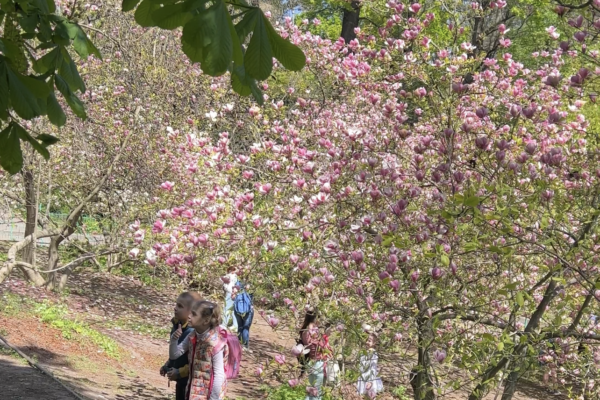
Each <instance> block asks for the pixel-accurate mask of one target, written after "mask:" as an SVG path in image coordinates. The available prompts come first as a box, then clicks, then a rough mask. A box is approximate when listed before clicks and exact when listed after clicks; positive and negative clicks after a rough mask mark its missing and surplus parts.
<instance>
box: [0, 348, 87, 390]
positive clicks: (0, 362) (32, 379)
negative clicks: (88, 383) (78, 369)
mask: <svg viewBox="0 0 600 400" xmlns="http://www.w3.org/2000/svg"><path fill="white" fill-rule="evenodd" d="M3 349H5V348H3ZM8 354H9V352H8V351H5V350H3V351H2V353H0V382H2V394H1V397H2V398H3V399H11V400H39V399H44V400H76V399H75V397H73V396H72V395H71V394H70V393H69V392H68V391H67V390H66V389H65V388H64V387H62V386H61V385H60V384H59V383H58V382H56V381H55V380H53V379H52V378H51V377H49V376H48V375H45V374H43V373H42V372H41V371H39V370H37V369H35V368H33V367H31V366H30V365H29V364H27V363H26V362H25V360H23V359H22V358H20V357H19V356H17V355H16V353H14V354H12V355H8Z"/></svg>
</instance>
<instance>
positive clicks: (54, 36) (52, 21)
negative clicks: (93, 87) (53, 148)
mask: <svg viewBox="0 0 600 400" xmlns="http://www.w3.org/2000/svg"><path fill="white" fill-rule="evenodd" d="M55 11H56V7H55V4H54V1H52V0H15V1H13V0H0V24H2V27H3V33H2V35H1V36H0V120H1V121H2V126H3V129H2V130H1V131H0V166H2V168H3V169H5V170H6V171H8V172H9V173H11V174H14V173H17V172H19V171H20V170H21V167H22V165H23V156H22V151H21V142H22V141H26V142H28V143H30V144H31V145H32V147H33V149H34V150H36V151H37V152H38V153H40V154H41V155H42V156H43V157H44V158H46V159H48V158H49V156H50V155H49V153H48V150H47V149H46V147H47V146H48V145H50V144H52V143H55V142H56V141H57V140H58V139H57V138H55V137H53V136H51V135H48V134H41V135H37V137H33V136H32V135H31V134H30V133H29V132H27V130H26V129H25V128H24V127H23V126H22V125H21V124H19V123H18V122H17V120H18V119H19V118H20V119H22V120H32V119H34V118H37V117H43V116H46V117H48V120H49V121H50V122H51V123H52V124H53V125H55V126H62V125H64V124H65V123H66V120H67V118H66V115H65V112H64V111H63V109H62V106H61V105H60V103H59V102H58V99H57V94H56V92H55V89H57V90H58V92H59V96H62V97H63V98H64V100H65V101H66V103H67V104H68V105H69V107H70V108H71V110H72V111H73V112H74V113H75V115H77V116H78V117H80V118H86V113H85V108H84V106H83V103H82V102H81V100H80V99H79V97H78V96H77V92H78V91H79V92H81V93H83V92H85V84H84V83H83V80H82V79H81V76H80V75H79V72H78V71H77V66H76V65H75V62H74V61H73V59H72V58H71V55H70V53H69V51H68V48H69V47H71V46H72V48H73V49H74V50H75V52H76V53H77V54H78V55H79V56H80V57H81V58H87V57H88V56H89V55H90V54H94V55H95V56H96V57H98V58H100V52H99V51H98V49H96V47H95V46H94V44H93V43H92V42H91V41H90V39H89V38H88V37H87V35H86V34H85V32H84V31H83V29H82V28H81V27H80V26H79V25H78V24H76V23H74V22H72V21H69V20H68V19H67V18H65V17H62V16H59V15H56V14H55ZM34 45H35V47H34ZM17 117H18V118H17Z"/></svg>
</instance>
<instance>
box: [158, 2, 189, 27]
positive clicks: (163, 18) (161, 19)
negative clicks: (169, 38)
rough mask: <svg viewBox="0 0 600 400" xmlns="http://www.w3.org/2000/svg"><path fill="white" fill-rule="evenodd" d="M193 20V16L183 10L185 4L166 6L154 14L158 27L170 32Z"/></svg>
mask: <svg viewBox="0 0 600 400" xmlns="http://www.w3.org/2000/svg"><path fill="white" fill-rule="evenodd" d="M191 18H192V14H191V13H188V12H185V11H184V10H183V3H177V4H169V5H165V6H164V7H160V8H159V9H158V10H156V11H154V12H153V13H152V20H153V21H154V23H155V24H156V26H158V27H159V28H162V29H168V30H172V29H175V28H178V27H180V26H184V25H185V24H186V23H187V22H188V21H189V20H190V19H191Z"/></svg>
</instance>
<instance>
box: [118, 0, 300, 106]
mask: <svg viewBox="0 0 600 400" xmlns="http://www.w3.org/2000/svg"><path fill="white" fill-rule="evenodd" d="M138 3H139V5H138ZM136 6H137V8H136ZM133 9H136V10H135V20H136V22H137V23H138V24H140V25H141V26H143V27H151V26H156V27H159V28H162V29H169V30H171V29H176V28H178V27H183V35H182V37H181V44H182V49H183V51H184V53H185V54H186V55H187V56H188V57H189V59H190V60H191V61H193V62H198V63H200V65H201V68H202V70H203V71H204V73H206V74H208V75H210V76H220V75H223V74H224V73H225V72H227V71H229V72H230V73H231V85H232V87H233V89H234V90H235V91H236V92H237V93H239V94H240V95H243V96H248V95H250V94H252V95H253V96H254V98H255V99H256V101H258V102H259V103H261V104H262V101H263V99H262V94H261V91H260V89H259V88H258V86H257V84H256V81H258V80H264V79H267V78H268V77H269V76H270V75H271V71H272V69H273V57H275V58H276V59H277V60H278V61H279V62H280V63H281V64H282V65H283V66H284V67H285V68H286V69H288V70H290V71H299V70H301V69H302V68H303V67H304V65H305V64H306V57H305V56H304V53H303V52H302V50H300V49H299V48H298V47H297V46H295V45H294V44H292V43H291V42H289V41H288V40H286V39H284V38H282V37H281V36H279V34H278V33H277V32H276V30H275V29H274V28H273V26H272V25H271V23H270V22H269V20H268V19H267V17H266V16H265V15H264V14H263V12H262V11H261V10H260V8H258V7H253V6H250V5H249V4H248V3H246V2H245V1H244V0H231V1H223V0H215V1H208V0H184V1H171V0H142V1H141V3H140V2H139V0H123V11H131V10H133ZM232 10H233V11H234V12H235V14H234V15H233V16H232V14H231V11H232ZM234 21H236V23H235V24H234ZM251 33H252V36H251V38H250V41H249V43H248V46H247V48H244V43H245V42H246V40H247V38H248V36H249V35H250V34H251Z"/></svg>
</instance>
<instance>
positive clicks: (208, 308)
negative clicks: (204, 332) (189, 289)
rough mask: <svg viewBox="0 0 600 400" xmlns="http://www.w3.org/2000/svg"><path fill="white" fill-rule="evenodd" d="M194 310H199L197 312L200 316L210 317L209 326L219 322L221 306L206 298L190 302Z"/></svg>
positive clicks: (216, 324) (212, 326)
mask: <svg viewBox="0 0 600 400" xmlns="http://www.w3.org/2000/svg"><path fill="white" fill-rule="evenodd" d="M192 309H193V310H194V311H200V312H199V314H200V316H201V317H202V318H210V324H209V325H210V328H211V329H212V328H214V327H215V326H218V325H219V324H220V323H221V319H222V316H221V306H220V305H218V304H216V303H212V302H210V301H208V300H200V301H195V302H194V303H193V304H192Z"/></svg>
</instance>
